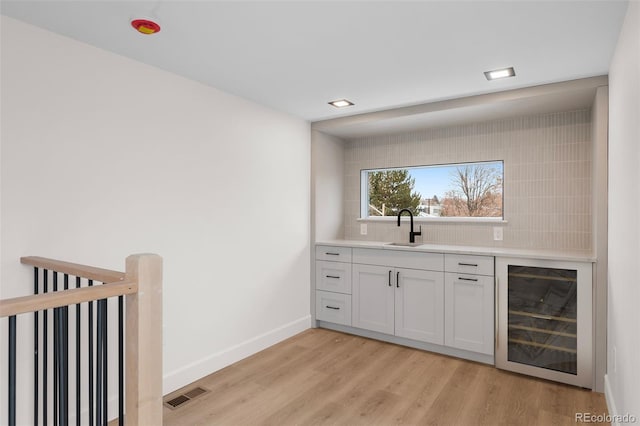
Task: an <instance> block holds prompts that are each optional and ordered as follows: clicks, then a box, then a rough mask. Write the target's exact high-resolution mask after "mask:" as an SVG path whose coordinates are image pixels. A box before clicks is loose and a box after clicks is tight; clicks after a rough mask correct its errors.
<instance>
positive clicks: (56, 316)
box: [53, 271, 60, 426]
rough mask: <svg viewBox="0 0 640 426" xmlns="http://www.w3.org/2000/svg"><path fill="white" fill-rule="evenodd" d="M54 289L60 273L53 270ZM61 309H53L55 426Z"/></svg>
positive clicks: (56, 417) (54, 420)
mask: <svg viewBox="0 0 640 426" xmlns="http://www.w3.org/2000/svg"><path fill="white" fill-rule="evenodd" d="M53 291H54V292H55V291H58V273H57V272H56V271H53ZM59 310H60V308H54V309H53V426H58V375H59V373H60V366H59V365H58V362H59V358H58V354H59V353H60V336H59V335H58V331H59V328H58V327H59V324H58V323H59V319H60V315H59Z"/></svg>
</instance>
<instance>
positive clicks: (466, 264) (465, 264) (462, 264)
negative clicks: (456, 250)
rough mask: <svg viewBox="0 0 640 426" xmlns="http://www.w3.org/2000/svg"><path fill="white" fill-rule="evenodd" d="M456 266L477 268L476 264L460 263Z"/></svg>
mask: <svg viewBox="0 0 640 426" xmlns="http://www.w3.org/2000/svg"><path fill="white" fill-rule="evenodd" d="M458 265H460V266H475V267H476V268H477V267H478V264H477V263H462V262H458Z"/></svg>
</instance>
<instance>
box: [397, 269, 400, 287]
mask: <svg viewBox="0 0 640 426" xmlns="http://www.w3.org/2000/svg"><path fill="white" fill-rule="evenodd" d="M396 287H397V288H400V271H398V272H396Z"/></svg>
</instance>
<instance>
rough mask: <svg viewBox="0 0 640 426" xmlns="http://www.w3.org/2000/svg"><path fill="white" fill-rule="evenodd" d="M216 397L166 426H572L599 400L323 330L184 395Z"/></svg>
mask: <svg viewBox="0 0 640 426" xmlns="http://www.w3.org/2000/svg"><path fill="white" fill-rule="evenodd" d="M195 386H201V387H203V388H206V389H208V390H209V392H207V393H205V394H203V395H201V396H199V397H197V398H195V399H193V400H191V401H189V402H187V403H185V404H183V405H182V406H180V407H179V408H177V409H175V410H172V409H169V408H166V407H165V409H164V424H165V425H395V424H406V425H544V426H548V425H565V424H566V425H574V424H575V421H574V420H575V413H582V412H587V413H592V414H606V413H607V410H606V403H605V400H604V396H603V395H602V394H599V393H595V392H591V391H588V390H583V389H579V388H575V387H572V386H566V385H561V384H557V383H553V382H548V381H544V380H539V379H533V378H529V377H525V376H521V375H517V374H513V373H508V372H504V371H501V370H498V369H496V368H494V367H491V366H487V365H483V364H478V363H474V362H471V361H464V360H459V359H456V358H450V357H447V356H443V355H437V354H433V353H429V352H424V351H420V350H416V349H410V348H406V347H402V346H397V345H392V344H388V343H384V342H379V341H375V340H370V339H365V338H362V337H357V336H352V335H348V334H342V333H338V332H334V331H330V330H324V329H311V330H307V331H305V332H303V333H301V334H299V335H297V336H294V337H292V338H290V339H288V340H286V341H284V342H282V343H279V344H277V345H275V346H273V347H270V348H268V349H266V350H264V351H262V352H260V353H258V354H255V355H253V356H251V357H249V358H247V359H244V360H242V361H240V362H238V363H236V364H233V365H231V366H229V367H227V368H225V369H223V370H220V371H218V372H216V373H214V374H211V375H210V376H207V377H205V378H203V379H201V380H200V381H198V382H196V383H194V384H191V385H189V386H187V387H185V388H184V389H182V390H179V391H176V392H174V393H172V394H170V395H167V398H165V400H167V399H169V398H173V397H174V396H176V395H178V394H181V393H183V392H185V391H188V390H189V389H191V388H193V387H195Z"/></svg>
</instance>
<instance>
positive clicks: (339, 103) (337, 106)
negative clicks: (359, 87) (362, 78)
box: [329, 99, 354, 108]
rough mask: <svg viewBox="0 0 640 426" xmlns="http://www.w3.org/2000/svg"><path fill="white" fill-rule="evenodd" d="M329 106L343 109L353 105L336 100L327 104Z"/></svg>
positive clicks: (343, 100)
mask: <svg viewBox="0 0 640 426" xmlns="http://www.w3.org/2000/svg"><path fill="white" fill-rule="evenodd" d="M329 105H331V106H334V107H336V108H344V107H348V106H351V105H354V103H353V102H351V101H348V100H346V99H338V100H335V101H331V102H329Z"/></svg>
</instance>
